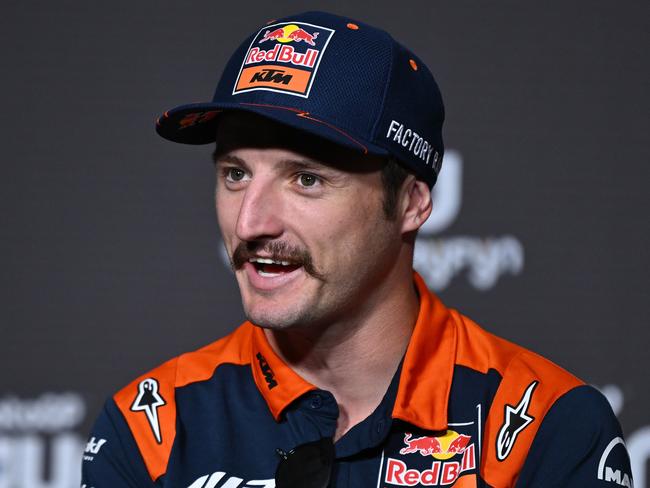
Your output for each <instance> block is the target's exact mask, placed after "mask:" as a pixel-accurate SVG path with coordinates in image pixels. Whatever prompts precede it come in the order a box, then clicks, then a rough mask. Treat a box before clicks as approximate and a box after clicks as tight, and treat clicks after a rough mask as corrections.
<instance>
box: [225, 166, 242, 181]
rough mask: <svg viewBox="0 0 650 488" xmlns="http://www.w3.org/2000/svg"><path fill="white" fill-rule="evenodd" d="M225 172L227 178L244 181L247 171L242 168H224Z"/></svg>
mask: <svg viewBox="0 0 650 488" xmlns="http://www.w3.org/2000/svg"><path fill="white" fill-rule="evenodd" d="M223 173H224V176H225V177H226V180H228V181H232V182H236V181H242V180H243V179H244V178H245V177H246V171H244V170H243V169H241V168H224V170H223Z"/></svg>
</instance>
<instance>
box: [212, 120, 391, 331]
mask: <svg viewBox="0 0 650 488" xmlns="http://www.w3.org/2000/svg"><path fill="white" fill-rule="evenodd" d="M217 140H218V146H217V147H218V150H217V151H216V152H215V161H216V171H217V189H216V207H217V216H218V220H219V226H220V229H221V233H222V236H223V239H224V243H225V246H226V249H227V251H228V255H229V256H230V258H231V261H232V263H233V268H234V270H235V274H236V277H237V281H238V284H239V288H240V291H241V296H242V301H243V306H244V310H245V312H246V315H247V317H248V318H249V320H251V321H252V322H254V323H256V324H257V325H260V326H263V327H269V328H274V329H285V328H288V327H293V326H309V325H313V324H316V325H320V326H326V325H327V324H329V323H331V322H333V321H336V320H340V319H341V318H351V317H354V316H355V315H358V314H363V313H364V310H367V307H369V306H372V303H373V302H374V301H376V300H377V299H378V297H377V290H379V289H380V285H381V284H384V283H385V281H386V277H387V276H388V275H389V273H390V271H391V269H392V267H393V266H394V263H395V262H396V260H397V257H398V254H399V252H400V247H401V242H402V239H401V233H400V227H399V219H397V220H387V219H386V216H385V214H384V211H383V207H382V203H383V198H384V190H383V185H382V181H381V174H380V170H381V166H382V162H381V160H380V159H378V158H372V157H369V156H362V155H360V154H357V153H355V152H352V151H348V150H342V149H341V148H338V147H334V146H331V145H329V144H326V143H324V142H323V141H321V140H317V139H313V138H311V137H309V136H306V135H304V134H302V133H298V132H296V131H293V130H291V129H288V128H286V127H284V126H280V125H279V124H276V123H272V122H270V121H267V120H266V119H263V118H261V117H258V116H254V115H251V114H245V113H237V112H233V113H227V114H224V115H223V116H222V120H221V122H220V124H219V131H218V137H217Z"/></svg>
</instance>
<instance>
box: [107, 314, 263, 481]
mask: <svg viewBox="0 0 650 488" xmlns="http://www.w3.org/2000/svg"><path fill="white" fill-rule="evenodd" d="M252 327H253V326H252V325H251V324H243V325H242V326H240V327H239V328H238V329H237V330H236V331H235V332H233V333H232V334H230V335H228V336H226V337H224V338H223V339H220V340H218V341H216V342H213V343H212V344H209V345H207V346H205V347H203V348H201V349H198V350H197V351H194V352H190V353H186V354H183V355H181V356H179V357H177V358H174V359H171V360H169V361H167V362H166V363H164V364H162V365H161V366H158V367H157V368H155V369H153V370H151V371H150V372H149V373H147V374H144V375H142V376H140V377H139V378H137V379H136V380H135V381H133V382H132V383H130V384H129V385H128V386H126V387H125V388H123V389H122V390H120V391H119V392H117V393H116V394H115V395H114V396H113V399H114V400H115V403H116V404H117V406H118V408H119V409H120V411H121V412H122V415H123V416H124V418H125V419H126V422H127V424H128V426H129V429H130V430H131V433H132V435H133V437H134V439H135V442H136V444H137V445H138V449H139V450H140V454H141V455H142V458H143V459H144V463H145V465H146V467H147V471H148V472H149V475H150V476H151V479H152V480H154V481H155V480H156V479H158V478H159V477H160V476H162V475H163V474H165V472H166V471H167V463H168V461H169V455H170V453H171V449H172V445H173V443H174V439H175V437H176V396H175V390H176V388H179V387H182V386H185V385H188V384H190V383H194V382H198V381H205V380H207V379H209V378H211V377H212V375H213V374H214V371H215V369H216V368H217V367H218V366H219V365H220V364H224V363H231V364H247V363H250V350H251V346H250V344H251V337H252V332H253V330H252Z"/></svg>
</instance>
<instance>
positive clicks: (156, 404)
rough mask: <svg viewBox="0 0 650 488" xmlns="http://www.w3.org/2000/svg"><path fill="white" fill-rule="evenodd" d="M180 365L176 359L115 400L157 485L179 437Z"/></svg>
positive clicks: (119, 394)
mask: <svg viewBox="0 0 650 488" xmlns="http://www.w3.org/2000/svg"><path fill="white" fill-rule="evenodd" d="M177 362H178V359H176V358H174V359H172V360H170V361H167V362H166V363H164V364H162V365H161V366H158V367H157V368H155V369H153V370H152V371H150V372H149V373H147V374H145V375H142V376H140V377H139V378H137V379H136V380H135V381H133V382H132V383H131V384H129V385H128V386H126V387H125V388H123V389H122V390H120V391H119V392H117V393H116V394H115V395H114V396H113V399H114V400H115V403H116V404H117V407H118V408H119V409H120V411H121V412H122V415H123V416H124V418H125V419H126V423H127V424H128V426H129V429H130V430H131V433H132V434H133V438H134V439H135V442H136V444H137V445H138V449H139V450H140V454H142V459H143V460H144V463H145V465H146V467H147V471H149V475H150V476H151V479H152V480H154V481H155V480H156V479H158V478H159V477H160V476H161V475H163V474H164V473H165V471H167V461H168V459H169V454H170V453H171V450H172V444H173V443H174V438H175V437H176V402H175V398H174V380H175V378H176V367H177Z"/></svg>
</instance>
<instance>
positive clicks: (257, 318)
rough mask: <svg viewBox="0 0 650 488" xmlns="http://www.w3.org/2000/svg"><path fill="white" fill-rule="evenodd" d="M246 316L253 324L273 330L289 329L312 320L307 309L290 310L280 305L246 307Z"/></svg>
mask: <svg viewBox="0 0 650 488" xmlns="http://www.w3.org/2000/svg"><path fill="white" fill-rule="evenodd" d="M245 313H246V318H247V319H248V320H249V321H250V322H252V323H253V324H255V325H257V326H259V327H263V328H265V329H271V330H288V329H292V328H295V327H301V326H305V325H307V324H309V323H310V322H311V321H312V318H311V317H310V315H311V314H309V313H308V312H307V311H303V310H288V309H280V308H278V307H269V308H268V309H262V308H261V307H254V308H251V309H246V308H245Z"/></svg>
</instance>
